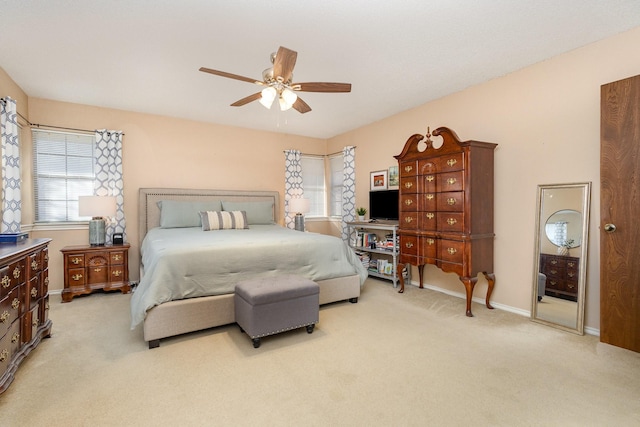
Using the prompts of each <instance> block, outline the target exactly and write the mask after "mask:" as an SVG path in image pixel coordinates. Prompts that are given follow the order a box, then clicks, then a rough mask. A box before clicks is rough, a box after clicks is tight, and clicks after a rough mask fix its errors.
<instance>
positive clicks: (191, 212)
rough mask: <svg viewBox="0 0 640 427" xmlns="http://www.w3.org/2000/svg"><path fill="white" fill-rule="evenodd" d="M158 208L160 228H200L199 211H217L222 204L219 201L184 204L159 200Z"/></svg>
mask: <svg viewBox="0 0 640 427" xmlns="http://www.w3.org/2000/svg"><path fill="white" fill-rule="evenodd" d="M158 207H159V208H160V227H161V228H183V227H200V226H201V225H202V223H201V222H200V215H198V213H199V212H201V211H219V210H221V209H222V204H221V203H220V201H219V200H214V201H209V202H184V201H182V202H181V201H176V200H161V201H159V202H158Z"/></svg>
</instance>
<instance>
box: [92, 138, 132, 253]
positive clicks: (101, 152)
mask: <svg viewBox="0 0 640 427" xmlns="http://www.w3.org/2000/svg"><path fill="white" fill-rule="evenodd" d="M95 138H96V142H95V147H94V154H95V167H96V170H95V190H94V195H96V196H115V198H116V206H117V209H116V216H115V218H112V219H111V221H108V222H107V226H106V241H107V242H111V241H112V239H113V233H123V236H124V240H125V242H126V241H127V234H126V221H125V217H124V182H123V175H122V131H110V130H104V129H103V130H97V131H96V132H95Z"/></svg>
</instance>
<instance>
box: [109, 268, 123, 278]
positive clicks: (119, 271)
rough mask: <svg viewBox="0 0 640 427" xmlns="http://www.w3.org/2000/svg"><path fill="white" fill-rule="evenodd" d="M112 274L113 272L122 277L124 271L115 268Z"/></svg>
mask: <svg viewBox="0 0 640 427" xmlns="http://www.w3.org/2000/svg"><path fill="white" fill-rule="evenodd" d="M111 274H113V275H114V276H116V277H120V276H122V271H121V270H114V271H112V272H111Z"/></svg>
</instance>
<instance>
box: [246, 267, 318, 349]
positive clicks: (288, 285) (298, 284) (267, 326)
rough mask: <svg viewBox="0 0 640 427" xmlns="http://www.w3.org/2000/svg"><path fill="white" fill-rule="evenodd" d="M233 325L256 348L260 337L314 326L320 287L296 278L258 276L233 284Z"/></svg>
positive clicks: (302, 278) (290, 276)
mask: <svg viewBox="0 0 640 427" xmlns="http://www.w3.org/2000/svg"><path fill="white" fill-rule="evenodd" d="M233 301H234V306H235V316H236V322H237V323H238V325H239V326H240V329H241V330H243V331H245V332H246V333H247V335H249V336H250V337H251V339H252V340H253V347H254V348H258V347H260V338H261V337H264V336H267V335H273V334H277V333H279V332H284V331H288V330H291V329H296V328H301V327H303V326H306V328H307V332H308V333H312V332H313V328H314V327H315V324H316V323H318V318H319V315H318V311H319V305H320V287H319V286H318V284H317V283H316V282H313V281H311V280H309V279H305V278H304V277H300V276H293V275H287V276H273V277H259V278H255V279H250V280H246V281H243V282H240V283H238V284H236V291H235V295H234V297H233Z"/></svg>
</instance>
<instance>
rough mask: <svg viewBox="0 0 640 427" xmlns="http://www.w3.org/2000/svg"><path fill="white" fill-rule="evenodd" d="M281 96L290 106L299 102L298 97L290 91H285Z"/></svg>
mask: <svg viewBox="0 0 640 427" xmlns="http://www.w3.org/2000/svg"><path fill="white" fill-rule="evenodd" d="M280 96H281V97H282V99H284V101H285V102H286V103H287V104H289V105H293V104H294V103H295V102H296V101H297V100H298V95H296V93H295V92H294V91H292V90H290V89H283V90H282V94H281V95H280Z"/></svg>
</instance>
